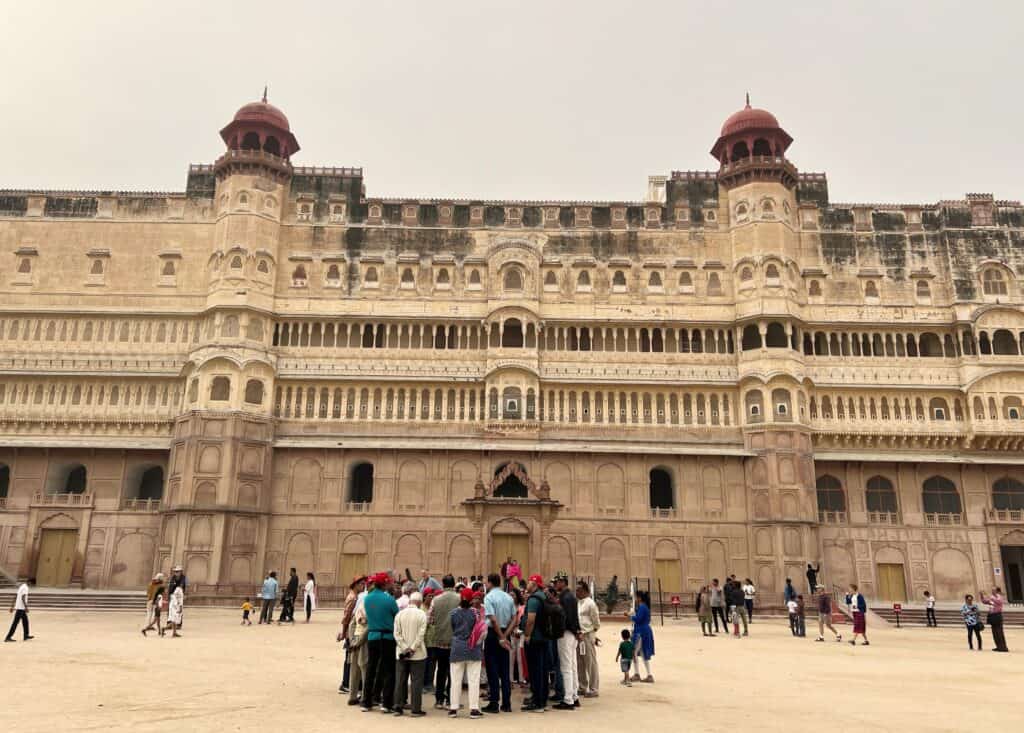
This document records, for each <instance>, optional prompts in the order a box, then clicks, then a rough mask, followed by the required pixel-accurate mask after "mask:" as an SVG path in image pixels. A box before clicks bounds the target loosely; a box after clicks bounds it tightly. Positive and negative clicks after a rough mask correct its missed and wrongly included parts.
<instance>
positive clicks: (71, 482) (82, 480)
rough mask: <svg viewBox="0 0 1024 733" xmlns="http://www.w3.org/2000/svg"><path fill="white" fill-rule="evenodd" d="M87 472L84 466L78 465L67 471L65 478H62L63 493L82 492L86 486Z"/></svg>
mask: <svg viewBox="0 0 1024 733" xmlns="http://www.w3.org/2000/svg"><path fill="white" fill-rule="evenodd" d="M88 479H89V474H88V472H87V471H86V470H85V466H82V465H78V466H75V467H74V468H72V469H71V470H70V471H68V475H67V478H66V479H65V480H64V492H63V493H65V494H84V493H85V490H86V488H87V487H88Z"/></svg>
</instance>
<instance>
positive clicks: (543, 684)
mask: <svg viewBox="0 0 1024 733" xmlns="http://www.w3.org/2000/svg"><path fill="white" fill-rule="evenodd" d="M549 653H550V651H549V649H548V642H547V641H546V640H545V641H531V642H530V643H529V644H527V645H526V667H527V669H528V670H529V674H530V692H531V693H532V697H533V704H534V705H535V706H536V707H539V708H543V707H547V704H548V672H549V671H550V670H549V669H548V654H549Z"/></svg>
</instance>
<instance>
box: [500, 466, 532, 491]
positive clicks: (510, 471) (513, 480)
mask: <svg viewBox="0 0 1024 733" xmlns="http://www.w3.org/2000/svg"><path fill="white" fill-rule="evenodd" d="M502 474H504V478H502V479H501V481H500V483H498V485H497V486H495V487H494V492H493V493H492V496H494V497H497V498H502V499H526V498H527V497H529V495H530V491H529V489H528V488H527V487H526V484H525V483H523V480H522V478H520V477H521V476H522V477H525V476H526V475H527V474H526V466H524V465H523V464H521V463H502V464H501V465H500V466H498V467H497V468H496V469H494V477H495V479H497V478H498V477H499V476H500V475H502Z"/></svg>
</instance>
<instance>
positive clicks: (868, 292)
mask: <svg viewBox="0 0 1024 733" xmlns="http://www.w3.org/2000/svg"><path fill="white" fill-rule="evenodd" d="M864 297H865V298H878V286H877V285H875V281H874V280H868V281H867V282H866V283H864Z"/></svg>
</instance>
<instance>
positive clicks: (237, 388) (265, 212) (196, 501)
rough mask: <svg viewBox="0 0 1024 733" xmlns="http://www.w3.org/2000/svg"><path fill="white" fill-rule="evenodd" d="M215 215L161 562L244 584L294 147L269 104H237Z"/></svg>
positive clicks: (269, 427) (255, 533) (268, 440)
mask: <svg viewBox="0 0 1024 733" xmlns="http://www.w3.org/2000/svg"><path fill="white" fill-rule="evenodd" d="M220 135H221V138H222V139H223V140H224V143H225V145H226V146H227V150H226V151H225V152H224V154H223V155H221V157H220V158H219V159H218V160H217V161H216V163H214V165H213V172H214V175H215V178H216V189H215V194H214V203H215V217H216V223H215V225H214V229H213V237H212V241H211V242H210V252H209V256H208V260H207V276H208V279H207V293H206V305H205V310H204V311H203V313H202V314H201V316H200V317H199V322H198V323H197V329H198V331H197V338H196V339H195V340H194V342H193V344H192V351H191V353H190V358H189V362H188V364H187V365H186V366H185V368H184V369H183V373H182V375H183V378H184V379H185V382H186V384H185V395H186V398H185V406H184V411H183V414H181V415H180V416H179V417H178V418H177V419H176V421H175V429H174V439H173V442H172V447H171V460H170V465H171V469H170V475H169V480H168V498H167V503H166V506H167V511H166V513H165V516H164V518H163V527H162V537H161V554H162V557H161V565H164V566H166V565H169V564H170V563H172V562H180V563H181V564H182V565H184V567H185V571H186V574H187V575H188V576H189V578H190V580H191V581H192V582H193V583H248V582H251V581H253V580H255V579H256V578H258V577H259V573H260V572H262V567H261V566H262V564H263V558H262V550H261V549H258V548H262V547H263V546H264V545H265V542H264V541H263V540H264V539H265V537H266V533H267V516H268V514H269V512H270V509H271V507H270V496H269V489H270V481H271V461H272V449H271V444H272V440H273V423H272V418H271V409H272V404H271V401H272V398H271V395H272V394H273V393H274V380H275V376H276V359H275V357H274V355H273V354H272V353H271V351H270V344H271V334H272V330H273V320H272V316H271V314H272V312H273V300H274V291H275V278H276V277H277V272H278V267H279V254H278V242H279V237H280V227H281V219H282V212H283V207H284V206H285V203H286V202H287V200H288V190H289V186H290V182H291V177H292V165H291V162H290V160H289V159H290V156H291V155H292V154H293V153H295V152H296V151H298V149H299V144H298V141H297V140H296V139H295V135H294V134H293V133H292V132H291V129H290V126H289V124H288V118H287V117H285V115H284V113H283V112H281V110H279V109H277V108H276V107H274V106H273V105H271V104H269V103H268V102H267V101H266V96H265V94H264V97H263V99H262V101H259V102H252V103H250V104H246V105H245V106H243V107H242V108H241V109H239V110H238V112H236V113H235V116H234V118H233V119H232V120H231V122H230V123H229V124H228V125H227V126H225V127H224V129H222V130H221V132H220Z"/></svg>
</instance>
